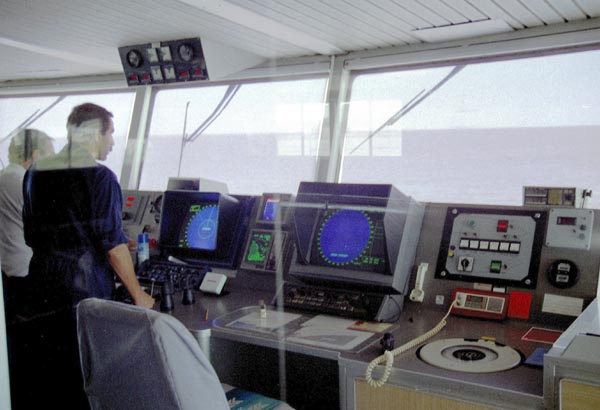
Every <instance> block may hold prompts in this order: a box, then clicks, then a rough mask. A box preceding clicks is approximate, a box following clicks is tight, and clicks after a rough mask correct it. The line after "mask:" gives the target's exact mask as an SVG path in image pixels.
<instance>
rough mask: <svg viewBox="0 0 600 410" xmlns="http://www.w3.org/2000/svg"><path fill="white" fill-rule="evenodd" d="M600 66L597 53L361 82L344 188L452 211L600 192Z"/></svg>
mask: <svg viewBox="0 0 600 410" xmlns="http://www.w3.org/2000/svg"><path fill="white" fill-rule="evenodd" d="M599 66H600V51H598V50H592V51H585V52H576V53H569V54H554V55H548V56H538V57H529V58H524V59H514V60H506V61H494V62H486V63H473V64H467V65H465V66H442V67H439V66H438V67H429V68H421V69H410V70H404V71H388V72H372V73H358V74H357V75H355V76H354V77H353V83H352V94H351V100H350V106H349V114H348V115H349V117H348V127H347V132H346V135H345V144H344V160H343V169H342V178H341V179H342V181H343V182H377V183H386V182H389V183H393V184H394V185H396V186H397V187H398V188H399V189H400V190H402V191H403V192H405V193H407V194H409V195H412V196H414V197H415V198H416V199H418V200H422V201H431V202H449V203H452V202H458V203H461V202H463V203H488V204H506V205H521V204H522V198H523V186H529V185H533V186H557V187H558V186H561V187H563V186H564V187H580V188H587V189H592V190H593V191H594V192H595V193H600V168H599V167H598V166H597V160H598V158H599V157H600V138H599V136H600V98H598V95H599V94H600V77H599V76H598V75H597V74H596V73H597V67H599ZM593 201H594V200H593V199H592V204H594V202H593Z"/></svg>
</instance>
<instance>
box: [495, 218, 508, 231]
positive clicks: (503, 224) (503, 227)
mask: <svg viewBox="0 0 600 410" xmlns="http://www.w3.org/2000/svg"><path fill="white" fill-rule="evenodd" d="M496 231H497V232H506V231H508V221H506V220H500V221H498V226H497V227H496Z"/></svg>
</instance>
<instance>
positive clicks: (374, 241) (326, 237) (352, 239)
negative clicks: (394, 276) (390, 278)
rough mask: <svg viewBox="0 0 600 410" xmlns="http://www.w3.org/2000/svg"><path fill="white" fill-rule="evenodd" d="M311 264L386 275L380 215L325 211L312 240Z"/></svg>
mask: <svg viewBox="0 0 600 410" xmlns="http://www.w3.org/2000/svg"><path fill="white" fill-rule="evenodd" d="M310 262H311V264H315V265H319V266H329V267H340V268H344V269H352V270H360V271H368V272H377V273H385V272H386V269H387V263H386V250H385V234H384V229H383V213H377V212H366V211H359V210H349V209H344V210H328V211H325V212H324V213H323V215H322V217H321V219H320V221H319V224H318V228H317V232H316V235H315V236H314V239H313V245H312V252H311V258H310Z"/></svg>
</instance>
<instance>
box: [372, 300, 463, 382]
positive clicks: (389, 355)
mask: <svg viewBox="0 0 600 410" xmlns="http://www.w3.org/2000/svg"><path fill="white" fill-rule="evenodd" d="M455 305H456V299H454V300H453V301H452V303H451V304H450V308H448V312H446V315H445V316H444V317H443V318H442V320H440V321H439V322H438V324H437V325H435V326H434V327H433V328H432V329H431V330H429V331H428V332H427V333H424V334H422V335H421V336H419V337H417V338H415V339H413V340H411V341H409V342H407V343H405V344H403V345H402V346H400V347H398V348H396V349H394V350H386V351H385V352H384V353H383V354H382V355H381V356H379V357H376V358H375V359H373V360H372V361H371V363H369V366H367V370H366V371H365V379H366V380H367V383H368V384H369V386H371V387H381V386H383V385H384V384H385V383H386V382H387V380H388V378H389V377H390V374H391V373H392V365H393V364H394V356H398V355H399V354H402V353H404V352H406V351H408V350H410V349H412V348H413V347H416V346H418V345H420V344H421V343H423V342H425V341H426V340H428V339H430V338H432V337H433V336H435V335H436V334H438V333H439V332H440V331H441V330H442V329H443V328H444V326H446V319H447V318H448V316H449V315H450V313H451V312H452V308H453V307H454V306H455ZM383 362H385V368H384V370H383V375H382V376H381V378H380V379H379V380H375V379H373V378H372V377H371V374H372V373H373V370H374V369H375V367H377V365H378V364H380V363H383Z"/></svg>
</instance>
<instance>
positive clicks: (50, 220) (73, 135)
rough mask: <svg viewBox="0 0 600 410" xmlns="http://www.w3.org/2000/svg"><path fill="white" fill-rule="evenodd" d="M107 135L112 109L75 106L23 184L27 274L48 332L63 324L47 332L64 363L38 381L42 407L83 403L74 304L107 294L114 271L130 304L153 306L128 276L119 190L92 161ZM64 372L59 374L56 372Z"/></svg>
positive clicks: (108, 145)
mask: <svg viewBox="0 0 600 410" xmlns="http://www.w3.org/2000/svg"><path fill="white" fill-rule="evenodd" d="M113 132H114V124H113V121H112V113H110V112H109V111H107V110H106V109H105V108H103V107H100V106H98V105H95V104H91V103H86V104H81V105H79V106H76V107H75V108H73V111H72V112H71V114H70V115H69V118H68V120H67V136H68V144H67V145H66V146H65V148H63V149H62V150H61V151H60V152H59V153H58V154H56V155H54V156H51V157H47V158H44V159H43V160H40V161H38V162H36V163H35V164H34V166H32V167H31V168H30V169H29V170H28V171H27V173H26V175H25V179H24V181H23V195H24V207H23V222H24V229H25V240H26V242H27V244H28V245H29V246H30V247H31V248H32V249H33V257H32V259H31V263H30V266H29V276H30V277H31V278H30V279H31V280H32V282H33V283H34V284H35V291H36V293H37V296H38V298H39V303H40V306H39V308H40V311H43V312H45V313H51V315H50V317H54V320H55V321H56V322H55V323H52V326H53V329H54V328H57V327H58V328H62V333H61V334H58V331H57V330H53V331H52V333H53V334H52V335H51V337H50V338H49V339H50V340H49V341H50V343H51V344H54V343H56V344H64V345H63V346H57V347H58V349H59V350H60V351H58V352H56V351H55V352H53V353H56V356H57V360H56V362H60V361H63V362H66V363H62V367H57V368H52V367H54V366H55V365H57V363H56V362H55V363H54V364H49V365H48V367H49V368H48V369H46V370H47V371H48V372H49V374H50V373H53V376H51V377H54V378H58V380H59V382H58V383H52V380H51V379H48V378H46V379H45V381H44V383H46V384H48V383H50V384H53V386H48V388H46V389H45V390H46V392H45V393H46V395H45V397H44V398H43V399H42V401H43V403H44V405H45V407H47V408H52V407H55V406H54V405H57V406H56V407H58V406H60V407H65V408H67V407H69V406H66V404H67V402H68V400H70V399H71V400H73V401H75V403H73V404H74V405H75V406H76V407H77V408H81V406H82V405H83V404H82V402H84V401H85V400H84V399H85V396H84V395H83V392H82V385H83V384H82V381H81V373H80V372H81V371H80V370H79V364H78V360H77V359H78V356H77V355H78V353H77V351H78V350H77V338H76V324H75V320H74V318H75V315H74V309H75V307H76V306H77V303H78V302H80V301H81V300H82V299H85V298H88V297H97V298H104V299H111V298H112V297H113V295H114V291H115V273H116V275H117V276H118V277H119V279H120V281H121V282H122V283H123V285H124V286H125V288H126V289H127V291H128V292H129V294H130V295H131V297H132V299H133V302H134V303H135V304H136V305H138V306H143V307H148V308H151V307H152V306H153V305H154V299H153V298H152V297H151V296H150V295H148V294H147V293H146V292H145V291H144V290H143V289H142V288H141V287H140V284H139V282H138V280H137V278H136V276H135V271H134V267H133V262H132V259H131V255H130V253H129V249H128V247H127V242H128V239H127V237H126V236H125V234H124V232H123V229H122V225H121V218H122V217H121V215H122V204H123V199H122V194H121V187H120V186H119V182H118V181H117V178H116V176H115V174H114V173H113V172H112V171H111V170H110V169H109V168H107V167H106V166H104V165H101V164H99V163H98V162H97V161H104V160H105V159H106V158H107V156H108V154H109V152H110V151H111V149H112V146H113V144H114V140H113V136H112V134H113ZM47 339H48V338H47ZM47 341H48V340H47ZM63 371H67V375H66V379H65V378H64V377H65V376H62V375H61V376H59V374H61V373H62V372H63ZM49 374H46V377H50V375H49ZM30 377H34V376H33V375H30ZM32 382H33V381H32ZM73 383H76V384H75V385H74V384H73ZM77 384H79V385H77ZM39 389H40V385H37V386H34V387H32V390H33V391H36V392H37V394H38V395H39V393H40V390H39ZM75 396H79V397H75ZM77 400H78V401H77ZM52 401H55V402H54V403H52V404H51V403H50V402H52Z"/></svg>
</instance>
